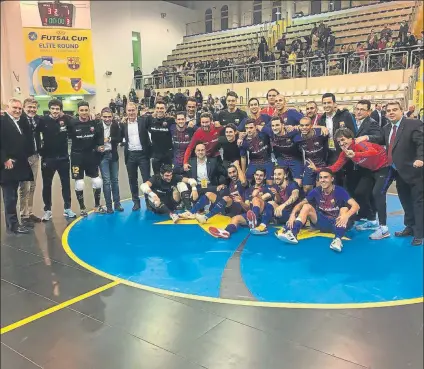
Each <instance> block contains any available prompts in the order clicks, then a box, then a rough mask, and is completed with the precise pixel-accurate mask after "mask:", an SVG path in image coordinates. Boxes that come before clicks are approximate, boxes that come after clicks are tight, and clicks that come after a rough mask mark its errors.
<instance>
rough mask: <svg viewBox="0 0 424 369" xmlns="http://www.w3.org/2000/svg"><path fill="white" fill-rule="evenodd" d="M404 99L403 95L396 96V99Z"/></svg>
mask: <svg viewBox="0 0 424 369" xmlns="http://www.w3.org/2000/svg"><path fill="white" fill-rule="evenodd" d="M404 97H405V96H404V95H403V93H399V94H396V99H403V98H404Z"/></svg>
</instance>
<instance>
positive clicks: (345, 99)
mask: <svg viewBox="0 0 424 369" xmlns="http://www.w3.org/2000/svg"><path fill="white" fill-rule="evenodd" d="M350 100H352V97H351V96H349V95H346V96H343V97H342V101H350Z"/></svg>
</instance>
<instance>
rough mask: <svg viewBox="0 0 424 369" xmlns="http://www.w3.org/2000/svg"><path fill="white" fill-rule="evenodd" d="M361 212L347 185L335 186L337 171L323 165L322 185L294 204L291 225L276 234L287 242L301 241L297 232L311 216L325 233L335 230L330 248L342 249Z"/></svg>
mask: <svg viewBox="0 0 424 369" xmlns="http://www.w3.org/2000/svg"><path fill="white" fill-rule="evenodd" d="M358 211H359V205H358V203H357V202H356V201H355V200H354V199H352V198H351V197H350V195H349V194H348V192H347V191H346V190H345V189H344V188H343V187H339V186H336V185H334V173H333V172H332V171H331V170H330V169H327V168H323V169H321V170H320V172H319V186H318V187H316V188H314V189H313V190H312V191H311V192H309V193H308V195H307V196H306V198H305V199H304V200H302V201H301V202H300V203H299V204H297V205H296V206H295V207H294V209H293V211H292V213H291V215H290V218H289V220H288V222H287V228H285V229H284V228H283V229H282V230H281V231H279V232H276V236H277V238H278V239H280V240H282V241H284V242H287V243H291V244H297V243H298V242H299V241H298V239H297V235H298V234H299V232H300V229H301V228H302V227H303V226H304V225H305V223H306V221H307V220H308V219H309V220H310V221H311V224H313V225H314V227H315V228H317V229H319V230H320V231H321V232H328V233H334V235H335V237H334V239H333V241H332V242H331V244H330V248H331V249H332V250H334V251H338V252H341V251H342V248H343V243H342V238H343V236H344V235H345V233H346V232H347V231H348V230H349V229H350V228H351V227H352V225H353V223H354V216H355V214H356V213H357V212H358Z"/></svg>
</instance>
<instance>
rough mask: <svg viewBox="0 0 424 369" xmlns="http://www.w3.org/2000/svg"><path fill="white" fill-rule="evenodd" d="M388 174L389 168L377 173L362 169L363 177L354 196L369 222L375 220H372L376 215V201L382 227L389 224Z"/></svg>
mask: <svg viewBox="0 0 424 369" xmlns="http://www.w3.org/2000/svg"><path fill="white" fill-rule="evenodd" d="M388 172H389V168H388V167H385V168H381V169H379V170H377V171H375V172H372V171H371V170H367V169H364V168H361V170H360V173H361V177H360V179H359V182H358V185H357V186H356V189H355V194H354V198H355V199H356V200H357V201H358V204H359V206H360V207H361V210H362V214H364V216H365V217H366V218H367V219H369V220H374V219H372V216H373V214H374V211H373V205H372V200H373V201H374V204H375V207H376V209H377V214H378V220H379V223H380V224H381V225H386V224H387V203H386V192H387V188H386V187H387V186H386V181H387V176H388ZM370 217H371V219H370Z"/></svg>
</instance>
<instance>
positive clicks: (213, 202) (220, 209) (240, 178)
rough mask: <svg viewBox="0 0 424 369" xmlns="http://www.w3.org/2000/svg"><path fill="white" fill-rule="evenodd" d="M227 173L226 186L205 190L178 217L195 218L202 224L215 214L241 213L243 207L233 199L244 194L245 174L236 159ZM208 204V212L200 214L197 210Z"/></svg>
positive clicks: (245, 185)
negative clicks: (215, 190) (191, 206)
mask: <svg viewBox="0 0 424 369" xmlns="http://www.w3.org/2000/svg"><path fill="white" fill-rule="evenodd" d="M227 173H228V177H229V180H230V183H229V185H228V187H227V186H226V185H220V186H218V187H217V193H214V192H206V194H204V195H202V196H201V197H200V199H199V200H198V201H197V202H196V204H195V205H194V206H193V208H192V209H191V210H190V211H186V212H185V213H183V214H180V215H179V216H180V218H181V219H196V220H197V221H198V222H199V223H201V224H204V223H206V222H207V221H208V220H209V218H212V217H213V216H214V215H216V214H231V216H234V215H238V214H240V213H242V212H243V208H242V207H241V206H240V204H239V203H237V202H234V201H233V199H234V197H235V196H242V195H243V194H244V192H245V190H246V188H247V186H248V183H247V181H246V176H245V175H244V173H243V171H242V170H241V168H240V163H239V162H238V161H236V162H234V163H233V164H231V165H230V166H229V167H228V169H227ZM208 204H209V205H210V207H209V213H207V214H200V213H199V212H200V211H201V210H202V209H204V208H205V207H206V206H207V205H208Z"/></svg>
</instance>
